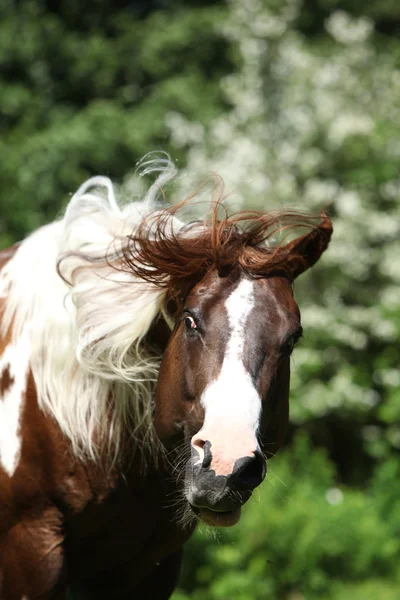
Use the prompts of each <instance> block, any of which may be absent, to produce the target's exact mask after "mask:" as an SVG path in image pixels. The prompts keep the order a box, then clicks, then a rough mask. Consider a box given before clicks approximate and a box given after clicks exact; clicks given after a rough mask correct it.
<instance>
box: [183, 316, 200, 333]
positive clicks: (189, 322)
mask: <svg viewBox="0 0 400 600" xmlns="http://www.w3.org/2000/svg"><path fill="white" fill-rule="evenodd" d="M185 326H186V329H190V330H193V329H197V325H196V321H195V320H194V319H193V317H191V316H190V315H187V316H186V317H185Z"/></svg>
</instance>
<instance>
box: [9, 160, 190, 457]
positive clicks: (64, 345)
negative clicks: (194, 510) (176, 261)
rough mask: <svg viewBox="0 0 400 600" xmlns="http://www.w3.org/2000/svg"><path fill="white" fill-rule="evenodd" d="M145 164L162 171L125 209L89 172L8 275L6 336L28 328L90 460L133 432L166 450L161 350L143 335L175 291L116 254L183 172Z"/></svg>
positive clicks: (43, 385)
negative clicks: (122, 264) (158, 425)
mask: <svg viewBox="0 0 400 600" xmlns="http://www.w3.org/2000/svg"><path fill="white" fill-rule="evenodd" d="M144 167H145V172H148V171H159V176H158V178H157V180H156V181H155V183H154V184H153V185H152V186H151V187H150V189H149V190H148V192H147V194H146V197H145V199H144V200H143V201H141V202H130V203H128V204H126V205H125V206H123V207H121V206H120V205H119V204H118V202H117V201H116V198H115V194H114V188H113V185H112V183H111V181H110V180H109V179H108V178H105V177H93V178H91V179H89V180H88V181H87V182H86V183H84V184H83V185H82V186H81V187H80V188H79V189H78V191H77V192H76V194H75V195H74V196H73V197H72V199H71V201H70V203H69V205H68V207H67V209H66V212H65V215H64V217H63V218H62V219H61V220H59V221H57V222H54V223H52V224H50V225H47V226H45V227H42V228H40V229H39V230H37V231H36V232H34V233H33V234H32V235H30V236H29V237H28V238H26V239H25V240H24V241H23V242H22V243H21V244H20V245H19V247H18V249H17V251H16V253H15V255H14V256H13V258H12V259H11V260H10V261H9V262H8V263H7V264H6V265H5V266H4V268H3V269H2V271H1V273H0V297H1V298H3V299H4V302H5V309H4V314H3V320H2V324H1V330H2V332H3V335H5V334H6V333H7V332H11V333H12V337H13V339H14V340H16V339H18V338H19V337H20V336H21V335H22V334H23V333H24V334H26V332H27V331H28V335H29V337H30V343H31V353H30V368H31V371H32V375H33V378H34V381H35V385H36V391H37V397H38V403H39V405H40V407H41V408H42V409H43V410H44V411H45V412H46V413H48V414H50V415H51V416H53V417H54V418H55V420H56V421H57V423H58V424H59V426H60V428H61V429H62V431H63V433H64V434H65V435H66V436H67V437H68V438H69V439H70V441H71V444H72V449H73V452H74V453H75V455H76V456H78V457H79V458H81V459H84V460H85V459H87V458H91V459H93V460H96V461H98V460H104V458H105V456H107V457H108V459H109V460H111V462H115V461H116V460H117V459H118V458H119V457H120V455H121V452H123V447H124V441H125V440H126V438H127V437H128V438H133V439H134V440H135V441H136V443H137V444H138V445H140V447H141V450H142V451H144V452H145V453H149V452H150V453H153V454H154V451H155V449H156V448H157V438H156V436H155V433H154V427H153V408H154V406H153V404H154V386H155V382H156V380H157V375H158V368H159V363H160V357H159V356H156V355H154V354H151V353H150V352H148V351H146V350H145V348H144V347H143V344H141V342H142V340H143V338H144V336H145V335H146V333H147V332H148V331H149V329H150V327H151V324H152V323H153V321H154V320H155V319H157V317H158V315H159V314H160V311H161V310H162V305H163V299H164V296H165V291H164V290H162V289H160V288H159V287H157V286H156V285H154V284H153V285H151V284H149V283H148V282H146V281H144V280H142V279H140V278H138V277H137V276H135V274H134V273H129V272H127V271H120V270H118V268H116V267H117V266H118V265H117V263H118V260H116V261H114V262H112V261H111V260H109V259H108V257H109V256H110V255H111V254H112V255H114V256H117V255H119V254H120V252H121V248H122V243H123V240H124V239H125V238H126V237H127V236H128V235H131V234H132V232H133V231H135V230H136V228H137V227H138V226H139V225H140V224H141V223H143V220H144V219H145V218H146V217H147V216H148V215H149V213H150V212H152V211H154V209H155V204H156V202H157V196H158V194H159V192H160V189H161V186H162V185H164V184H165V183H166V182H167V181H169V180H170V179H171V178H172V177H173V176H174V174H175V171H176V170H175V167H174V165H173V163H172V162H171V161H170V160H167V159H164V160H163V161H161V164H160V161H157V162H156V163H155V162H154V161H152V160H150V161H147V163H145V165H144ZM175 226H176V227H179V226H181V223H179V222H178V220H176V222H175Z"/></svg>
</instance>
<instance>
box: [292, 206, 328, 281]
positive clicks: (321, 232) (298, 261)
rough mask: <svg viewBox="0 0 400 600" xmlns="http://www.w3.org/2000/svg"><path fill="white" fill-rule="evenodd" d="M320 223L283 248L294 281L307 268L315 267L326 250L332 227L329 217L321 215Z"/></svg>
mask: <svg viewBox="0 0 400 600" xmlns="http://www.w3.org/2000/svg"><path fill="white" fill-rule="evenodd" d="M321 218H322V221H321V223H320V224H319V225H318V227H315V229H313V230H312V231H310V232H309V233H306V234H305V235H302V236H300V237H298V238H296V239H295V240H293V241H291V242H289V243H288V244H286V245H285V246H283V248H282V250H283V252H284V253H285V255H286V260H287V263H288V266H289V270H290V272H291V274H292V279H296V277H298V276H299V275H301V274H302V273H304V271H306V270H307V269H308V268H309V267H312V266H313V265H315V263H316V262H317V261H318V259H319V258H320V256H321V254H322V253H323V252H324V251H325V250H326V249H327V247H328V244H329V241H330V239H331V236H332V232H333V227H332V222H331V220H330V219H329V217H327V216H326V214H325V213H324V212H322V213H321Z"/></svg>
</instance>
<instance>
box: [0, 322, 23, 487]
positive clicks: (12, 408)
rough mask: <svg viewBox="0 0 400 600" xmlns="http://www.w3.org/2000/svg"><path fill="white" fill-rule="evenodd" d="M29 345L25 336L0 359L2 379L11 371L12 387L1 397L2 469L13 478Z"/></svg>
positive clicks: (16, 461) (16, 459) (17, 455)
mask: <svg viewBox="0 0 400 600" xmlns="http://www.w3.org/2000/svg"><path fill="white" fill-rule="evenodd" d="M29 353H30V341H29V337H28V335H27V334H26V333H25V332H24V333H23V335H22V336H21V337H20V338H19V340H18V341H17V342H16V343H15V344H10V345H9V346H7V347H6V349H5V351H4V353H3V355H2V356H1V358H0V378H1V377H2V376H3V374H4V372H6V371H7V370H8V373H9V377H10V385H9V387H8V388H7V389H6V390H5V393H4V396H3V397H1V396H0V466H2V467H3V468H4V470H5V471H6V472H7V473H8V474H9V476H10V477H12V476H13V474H14V472H15V469H16V468H17V466H18V461H19V458H20V454H21V435H20V434H21V432H20V426H21V413H22V409H23V404H24V399H25V394H26V383H27V376H28V372H29Z"/></svg>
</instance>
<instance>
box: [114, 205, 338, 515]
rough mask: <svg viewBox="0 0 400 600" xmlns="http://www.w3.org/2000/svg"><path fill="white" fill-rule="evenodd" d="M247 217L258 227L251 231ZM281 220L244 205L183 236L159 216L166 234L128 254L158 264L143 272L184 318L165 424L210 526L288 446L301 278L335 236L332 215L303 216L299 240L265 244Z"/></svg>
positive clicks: (197, 509)
mask: <svg viewBox="0 0 400 600" xmlns="http://www.w3.org/2000/svg"><path fill="white" fill-rule="evenodd" d="M214 216H215V215H214ZM289 216H291V217H293V214H292V215H282V214H280V215H279V217H280V220H281V221H282V220H283V221H285V219H286V217H288V218H289ZM244 220H246V222H247V223H248V222H249V221H250V226H247V229H246V228H245V230H244V231H240V230H239V227H238V225H240V222H241V221H244ZM276 220H277V219H276V215H269V217H268V218H267V217H266V215H261V214H251V215H250V218H249V215H248V214H246V213H239V215H236V216H235V217H233V218H231V219H229V218H226V219H225V220H223V221H218V220H217V219H216V218H215V219H214V220H213V223H212V224H211V225H209V226H203V227H201V228H199V226H198V224H196V225H193V227H190V228H189V229H188V228H186V229H184V230H183V231H181V232H180V233H177V234H176V235H175V234H173V235H172V234H171V231H172V227H169V228H168V229H169V234H168V236H167V235H166V234H165V231H166V228H165V220H164V218H163V219H161V220H160V219H159V218H158V222H157V227H156V232H154V227H153V228H150V229H152V232H153V233H152V235H151V237H149V236H148V239H147V241H145V240H144V236H143V234H142V235H138V236H136V237H135V239H131V240H130V246H129V252H128V253H125V258H126V260H127V262H128V264H129V265H130V267H131V268H133V269H134V270H135V271H137V270H138V267H137V265H139V264H140V265H143V264H145V265H147V266H148V267H147V272H144V271H143V270H142V272H141V273H140V272H139V273H137V274H138V275H141V276H142V277H145V278H148V279H149V280H150V281H152V282H153V283H154V282H157V283H158V284H159V285H160V284H161V285H164V284H165V286H166V288H167V290H168V293H167V297H168V298H169V304H166V308H165V311H167V310H169V317H167V318H168V321H169V322H171V321H172V322H173V323H174V326H173V330H172V333H171V335H170V338H169V341H168V344H167V346H166V349H165V351H164V354H163V358H162V363H161V367H160V371H159V376H158V383H157V389H156V408H155V427H156V432H157V434H158V436H159V438H160V439H161V441H162V442H163V444H164V445H165V446H166V447H167V448H168V449H169V450H170V451H171V453H172V456H175V455H174V449H175V448H177V447H179V448H182V447H183V450H180V453H181V456H180V457H179V458H177V457H176V460H180V461H181V462H183V463H184V465H185V468H184V470H183V477H182V479H183V485H182V489H183V494H184V498H185V500H186V502H187V504H188V505H189V506H190V507H191V509H192V511H193V512H194V513H195V514H196V515H197V516H199V517H200V519H201V520H203V521H204V522H205V523H207V524H209V525H217V526H230V525H233V524H234V523H236V522H237V521H238V519H239V518H240V509H241V506H242V505H243V504H244V503H245V502H246V501H247V500H248V499H249V498H250V496H251V494H252V492H253V490H254V489H255V488H256V487H257V486H258V485H259V484H260V483H261V482H262V481H263V479H264V477H265V474H266V457H267V456H272V455H274V454H275V453H276V451H277V450H278V448H279V447H280V446H281V444H282V442H283V438H284V434H285V430H286V427H287V423H288V414H289V402H288V397H289V377H290V355H291V353H292V350H293V348H294V346H295V344H296V342H297V341H298V340H299V338H300V337H301V335H302V327H301V322H300V312H299V309H298V306H297V304H296V302H295V300H294V297H293V287H292V284H293V281H294V279H295V278H296V277H297V276H299V275H300V274H301V273H302V272H303V271H305V270H306V269H307V268H308V267H310V266H312V265H313V264H314V263H316V262H317V260H318V259H319V257H320V256H321V254H322V252H323V251H324V250H325V248H326V247H327V245H328V242H329V239H330V236H331V233H332V226H331V223H330V220H329V219H328V218H327V217H326V216H325V215H323V216H322V219H321V222H319V223H318V224H316V223H315V222H312V223H310V220H306V219H305V218H304V219H303V221H304V222H303V223H302V221H301V219H300V224H303V225H306V226H308V227H309V228H310V231H309V232H307V233H306V234H305V235H303V236H301V237H298V238H296V239H295V240H293V241H292V242H290V243H288V244H285V245H284V244H281V245H278V246H276V247H274V246H267V245H265V243H264V244H262V243H261V242H262V241H263V242H265V237H266V231H267V230H268V231H270V230H271V226H274V224H276ZM297 221H299V218H298V215H297ZM280 227H281V226H279V228H280ZM269 235H270V234H269ZM149 265H151V268H150V270H149ZM171 303H172V307H173V308H172V309H171ZM182 452H183V456H186V459H182Z"/></svg>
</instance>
